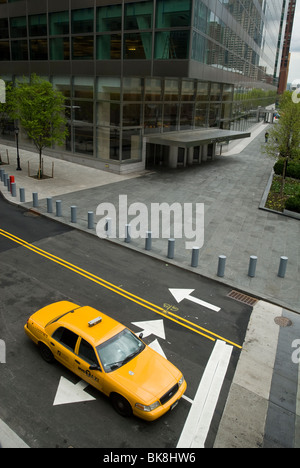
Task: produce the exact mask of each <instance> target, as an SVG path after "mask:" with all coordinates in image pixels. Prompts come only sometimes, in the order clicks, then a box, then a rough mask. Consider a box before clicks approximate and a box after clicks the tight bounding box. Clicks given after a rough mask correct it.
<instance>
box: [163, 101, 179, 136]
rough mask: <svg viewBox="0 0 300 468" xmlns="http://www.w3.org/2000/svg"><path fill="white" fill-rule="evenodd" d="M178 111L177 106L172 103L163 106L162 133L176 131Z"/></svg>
mask: <svg viewBox="0 0 300 468" xmlns="http://www.w3.org/2000/svg"><path fill="white" fill-rule="evenodd" d="M178 109H179V104H175V103H172V104H165V105H164V122H163V131H164V132H175V131H176V130H177V122H178Z"/></svg>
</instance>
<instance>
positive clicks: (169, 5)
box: [156, 0, 192, 28]
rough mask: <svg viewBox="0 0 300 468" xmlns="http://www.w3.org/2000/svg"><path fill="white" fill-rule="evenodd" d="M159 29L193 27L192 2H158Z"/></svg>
mask: <svg viewBox="0 0 300 468" xmlns="http://www.w3.org/2000/svg"><path fill="white" fill-rule="evenodd" d="M156 8H157V12H156V27H157V28H179V27H184V26H190V25H191V8H192V2H191V0H158V1H157V7H156Z"/></svg>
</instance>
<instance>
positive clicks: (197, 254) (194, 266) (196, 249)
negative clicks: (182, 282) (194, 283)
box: [191, 247, 200, 268]
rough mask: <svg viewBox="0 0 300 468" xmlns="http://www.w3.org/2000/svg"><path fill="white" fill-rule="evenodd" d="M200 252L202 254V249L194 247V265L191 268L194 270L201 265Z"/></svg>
mask: <svg viewBox="0 0 300 468" xmlns="http://www.w3.org/2000/svg"><path fill="white" fill-rule="evenodd" d="M199 252H200V247H193V250H192V263H191V266H192V267H193V268H197V266H198V264H199Z"/></svg>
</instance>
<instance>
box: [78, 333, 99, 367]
mask: <svg viewBox="0 0 300 468" xmlns="http://www.w3.org/2000/svg"><path fill="white" fill-rule="evenodd" d="M78 356H79V357H81V358H82V359H84V360H85V361H87V362H88V363H89V364H97V366H99V362H98V360H97V358H96V354H95V351H94V348H93V347H92V345H90V343H88V342H87V341H85V340H84V339H83V338H82V340H81V342H80V346H79V352H78Z"/></svg>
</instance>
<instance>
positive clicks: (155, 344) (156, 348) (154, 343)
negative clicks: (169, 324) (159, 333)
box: [148, 340, 167, 359]
mask: <svg viewBox="0 0 300 468" xmlns="http://www.w3.org/2000/svg"><path fill="white" fill-rule="evenodd" d="M148 346H149V347H150V348H152V349H154V351H156V352H157V353H158V354H160V355H161V356H163V357H164V358H166V355H165V353H164V352H163V349H162V347H161V346H160V344H159V342H158V341H157V340H154V341H152V343H150V344H149V345H148ZM166 359H167V358H166Z"/></svg>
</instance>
